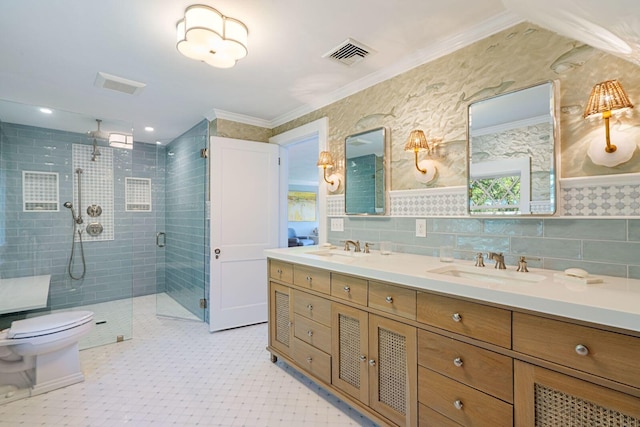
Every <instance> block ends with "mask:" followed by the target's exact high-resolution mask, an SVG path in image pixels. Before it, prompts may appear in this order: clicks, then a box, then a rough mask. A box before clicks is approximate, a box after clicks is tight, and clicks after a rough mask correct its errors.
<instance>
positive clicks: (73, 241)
mask: <svg viewBox="0 0 640 427" xmlns="http://www.w3.org/2000/svg"><path fill="white" fill-rule="evenodd" d="M76 174H77V175H78V205H80V206H82V169H81V168H77V169H76ZM64 207H65V208H67V209H71V217H72V218H73V234H72V237H71V254H70V255H69V265H68V268H67V270H68V272H69V277H71V278H72V279H73V280H80V279H83V278H84V275H85V273H86V272H87V263H86V262H85V259H84V246H83V244H82V229H81V228H79V227H78V225H80V224H82V223H83V222H84V220H83V219H82V211H81V210H78V215H77V216H76V211H75V209H73V203H71V202H65V203H64ZM76 230H77V231H78V240H79V242H80V254H81V257H82V274H81V275H80V276H79V277H76V276H74V275H73V260H74V257H75V249H76Z"/></svg>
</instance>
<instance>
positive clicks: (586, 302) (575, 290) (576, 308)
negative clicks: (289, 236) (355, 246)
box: [265, 246, 640, 332]
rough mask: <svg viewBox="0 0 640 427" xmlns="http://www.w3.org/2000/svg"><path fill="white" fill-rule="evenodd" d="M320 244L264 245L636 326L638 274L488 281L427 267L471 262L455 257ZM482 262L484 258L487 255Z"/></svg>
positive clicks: (348, 269) (309, 260)
mask: <svg viewBox="0 0 640 427" xmlns="http://www.w3.org/2000/svg"><path fill="white" fill-rule="evenodd" d="M321 250H324V249H323V248H320V247H318V246H298V247H292V248H281V249H268V250H266V251H265V255H266V256H267V257H269V258H274V259H279V260H282V261H288V262H292V263H298V264H304V265H308V266H311V267H317V268H323V269H327V270H331V271H335V272H338V273H345V274H351V275H356V276H363V277H367V278H370V279H373V280H380V281H384V282H389V283H397V284H400V285H405V286H408V287H411V288H414V289H417V290H426V291H436V292H442V293H447V294H451V295H454V296H461V297H467V298H473V299H476V300H481V301H486V302H491V303H496V304H503V305H507V306H511V307H516V308H522V309H526V310H532V311H537V312H540V313H546V314H553V315H557V316H563V317H567V318H571V319H576V320H583V321H586V322H593V323H599V324H602V325H607V326H612V327H617V328H622V329H628V330H631V331H636V332H640V280H636V279H625V278H620V277H611V276H597V277H599V278H601V279H602V280H603V281H602V283H597V284H589V285H584V284H582V283H577V282H575V281H570V280H558V279H556V278H554V274H556V273H559V272H558V271H554V270H544V269H539V268H529V273H517V272H516V268H515V267H514V266H507V270H506V271H505V270H498V271H491V272H488V271H487V273H491V274H497V275H500V274H504V275H505V277H509V278H510V280H508V283H490V282H485V281H480V280H473V279H468V278H463V277H453V276H447V275H443V274H438V273H434V272H429V271H430V270H434V269H438V268H441V267H444V266H447V265H450V266H462V268H467V269H470V268H471V266H473V263H472V262H469V261H463V260H455V261H454V262H453V263H442V262H440V260H439V259H438V258H435V257H429V256H423V255H413V254H400V253H392V254H391V255H381V254H380V253H379V252H378V251H371V253H370V254H357V255H358V256H338V255H333V256H329V257H327V256H322V255H316V254H312V252H317V251H321ZM485 262H486V261H485ZM486 264H487V267H484V269H483V268H481V267H473V268H478V269H479V270H480V271H486V269H490V270H494V267H493V262H486ZM518 275H522V277H523V278H525V277H527V276H526V275H534V276H530V277H537V276H544V277H537V278H539V279H541V280H540V281H538V282H535V283H534V282H527V281H524V280H523V281H521V282H518V283H515V282H514V280H513V277H514V276H515V277H519V276H518Z"/></svg>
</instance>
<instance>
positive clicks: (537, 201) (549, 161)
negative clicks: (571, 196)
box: [467, 81, 559, 215]
mask: <svg viewBox="0 0 640 427" xmlns="http://www.w3.org/2000/svg"><path fill="white" fill-rule="evenodd" d="M558 99H559V97H558V96H557V83H554V82H552V81H548V82H544V83H541V84H538V85H535V86H531V87H527V88H524V89H520V90H516V91H513V92H509V93H505V94H501V95H498V96H495V97H492V98H488V99H484V100H481V101H478V102H474V103H472V104H469V117H468V141H469V147H468V151H467V152H468V156H469V159H468V163H467V164H468V177H469V179H468V189H469V199H468V209H469V213H470V214H471V215H553V213H554V212H555V211H556V204H557V201H556V188H557V171H556V142H558V139H557V135H558V130H557V126H558V118H557V115H556V111H557V105H556V104H557V101H558Z"/></svg>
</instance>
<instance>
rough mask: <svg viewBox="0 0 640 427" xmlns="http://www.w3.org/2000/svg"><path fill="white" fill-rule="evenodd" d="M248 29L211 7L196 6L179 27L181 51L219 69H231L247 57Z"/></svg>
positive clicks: (190, 7) (190, 10) (187, 13)
mask: <svg viewBox="0 0 640 427" xmlns="http://www.w3.org/2000/svg"><path fill="white" fill-rule="evenodd" d="M248 35H249V30H248V29H247V26H246V25H244V24H243V23H242V22H240V21H238V20H237V19H233V18H229V17H227V16H224V15H223V14H221V13H220V12H218V11H217V10H215V9H214V8H212V7H209V6H205V5H201V4H196V5H193V6H189V7H188V8H187V9H186V10H185V11H184V18H182V19H181V20H179V21H178V23H177V24H176V36H177V39H178V40H177V45H176V47H177V48H178V52H180V53H181V54H183V55H184V56H186V57H187V58H191V59H195V60H198V61H203V62H206V63H207V64H209V65H211V66H213V67H218V68H231V67H233V66H234V65H235V64H236V62H237V61H238V60H240V59H242V58H244V57H245V56H247V38H248Z"/></svg>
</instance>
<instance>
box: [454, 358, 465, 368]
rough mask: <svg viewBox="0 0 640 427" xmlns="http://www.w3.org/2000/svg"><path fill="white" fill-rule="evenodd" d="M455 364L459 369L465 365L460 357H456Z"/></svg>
mask: <svg viewBox="0 0 640 427" xmlns="http://www.w3.org/2000/svg"><path fill="white" fill-rule="evenodd" d="M453 364H454V365H456V366H457V367H458V368H460V367H461V366H462V364H463V362H462V359H460V358H459V357H456V358H455V359H453Z"/></svg>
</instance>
